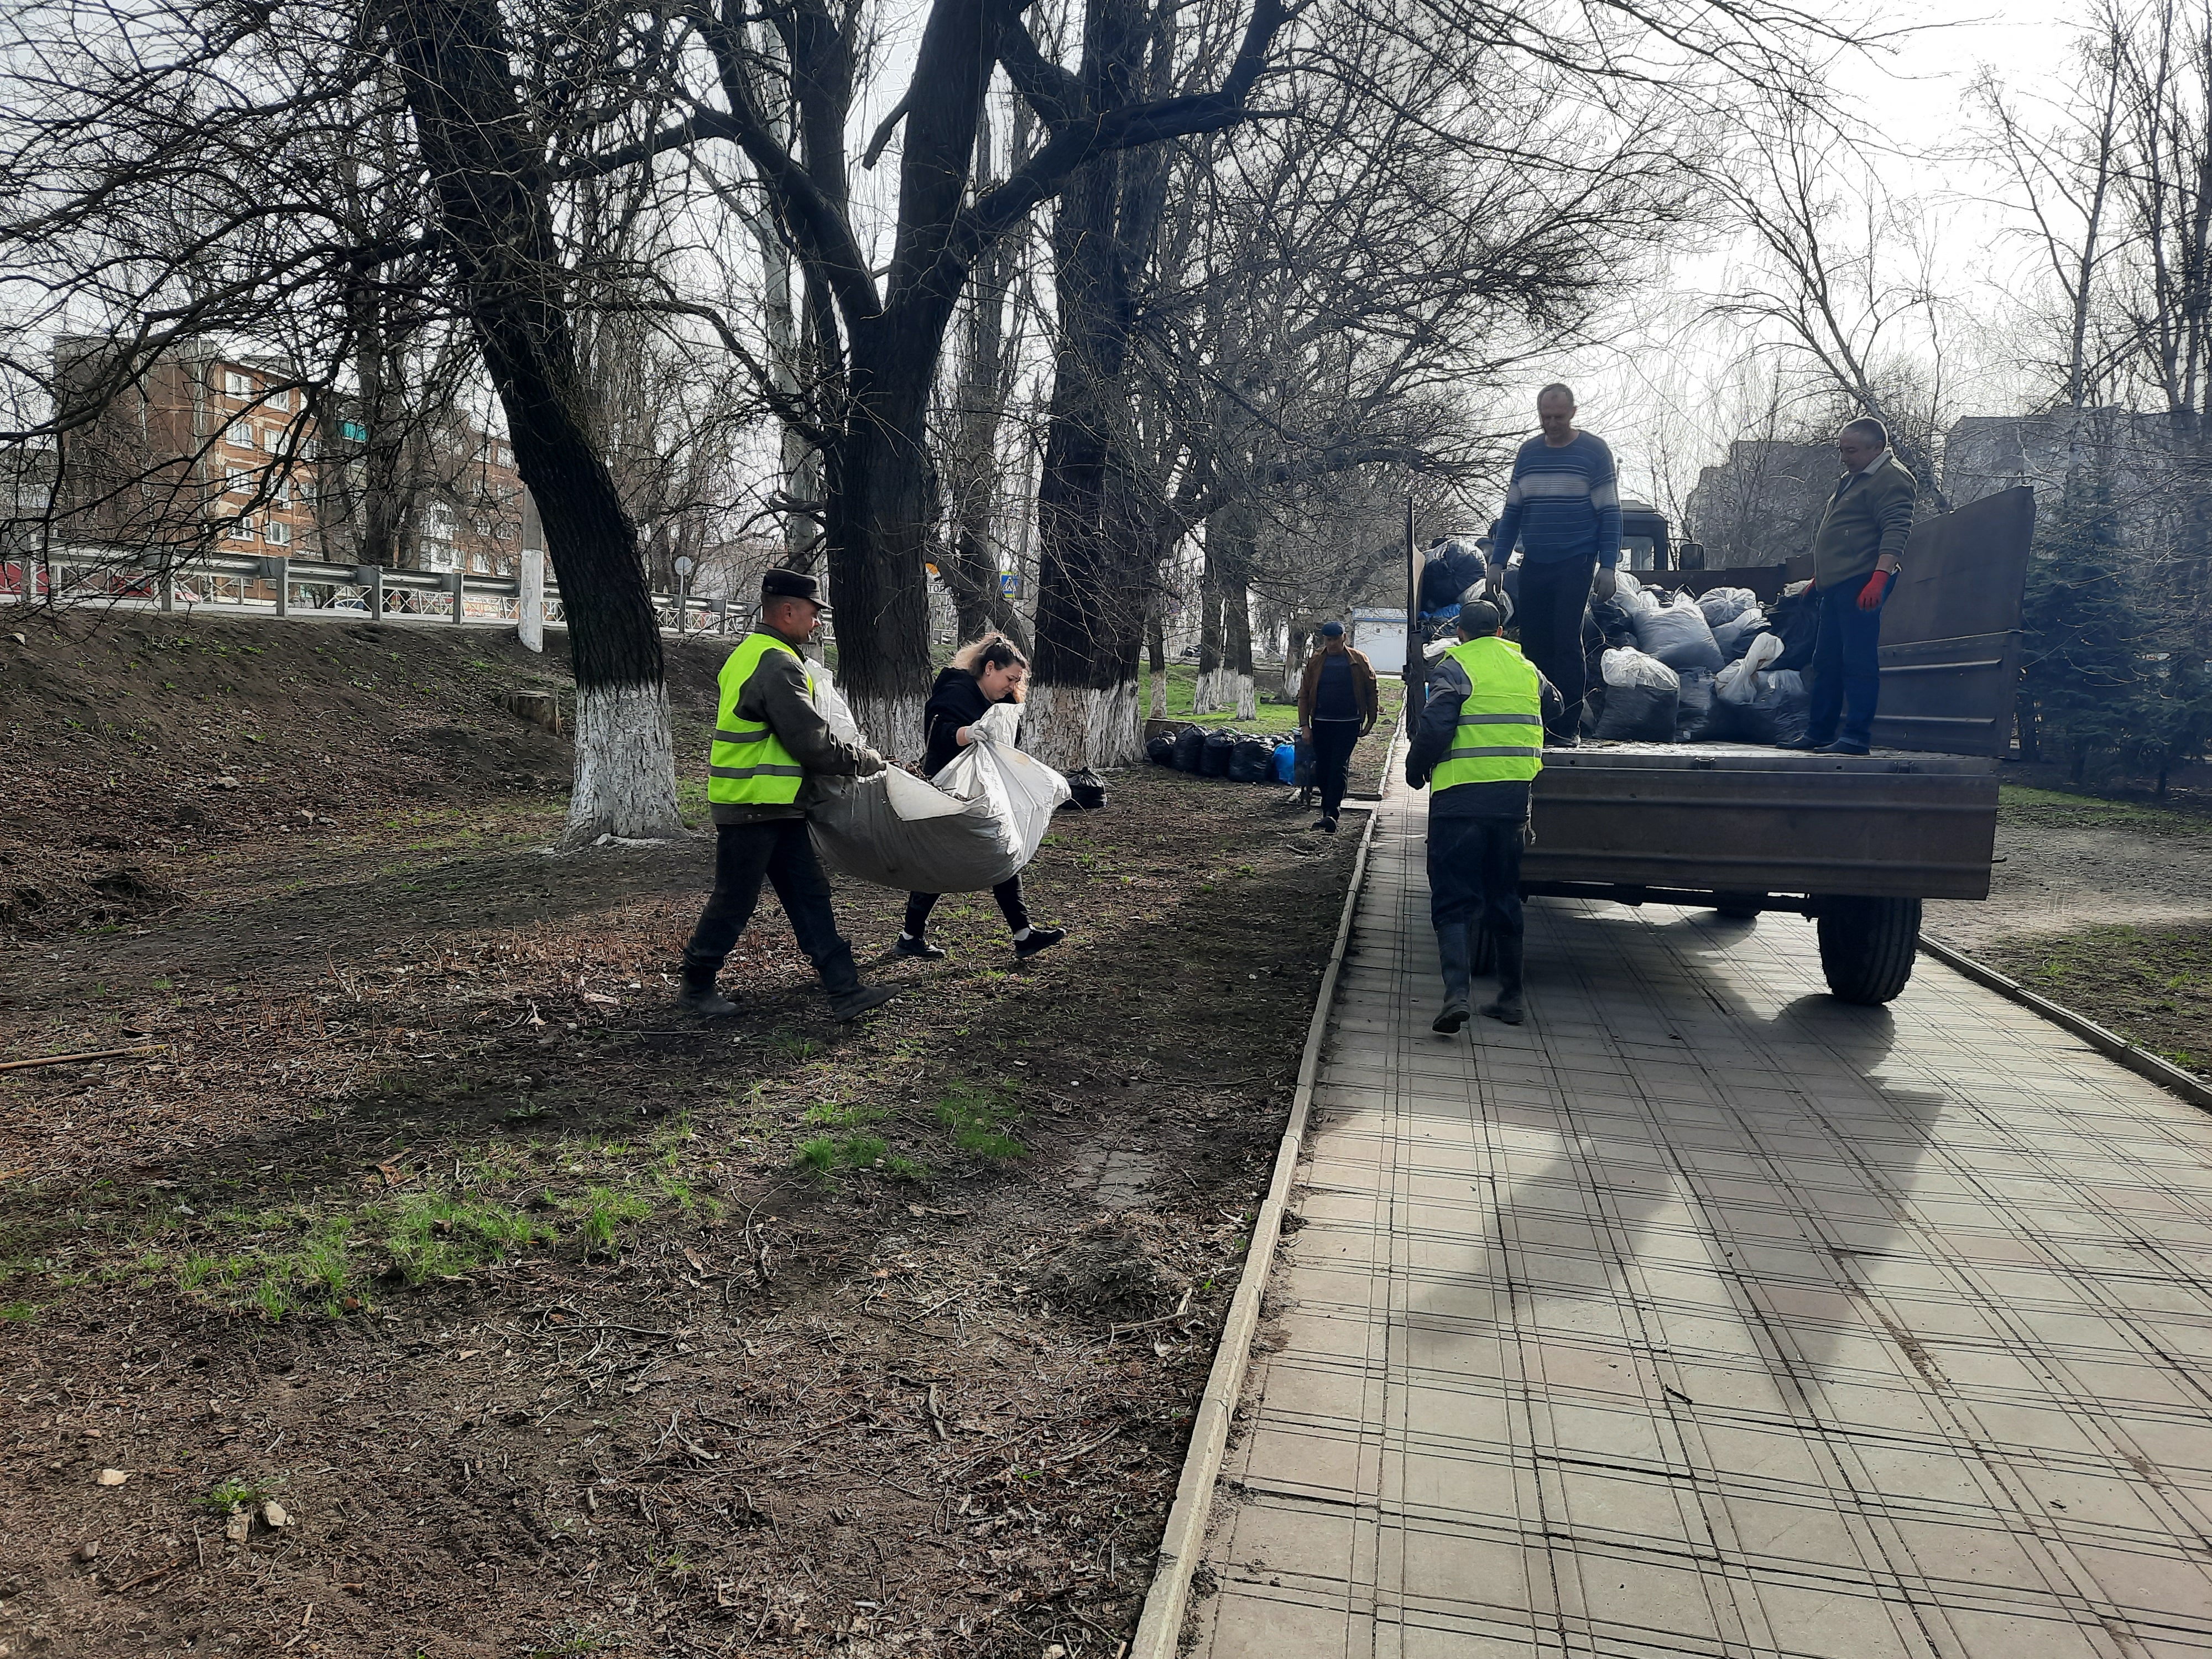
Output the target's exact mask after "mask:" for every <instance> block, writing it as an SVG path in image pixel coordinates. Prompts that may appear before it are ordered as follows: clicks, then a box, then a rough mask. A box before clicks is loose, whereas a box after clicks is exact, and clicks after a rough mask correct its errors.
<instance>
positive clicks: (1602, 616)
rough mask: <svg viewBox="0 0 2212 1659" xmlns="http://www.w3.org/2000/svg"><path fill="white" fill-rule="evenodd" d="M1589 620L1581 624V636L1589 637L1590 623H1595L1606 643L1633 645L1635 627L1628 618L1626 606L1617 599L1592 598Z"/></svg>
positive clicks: (1585, 638) (1586, 638)
mask: <svg viewBox="0 0 2212 1659" xmlns="http://www.w3.org/2000/svg"><path fill="white" fill-rule="evenodd" d="M1590 623H1595V624H1596V626H1597V631H1598V633H1599V634H1600V635H1601V636H1602V637H1603V638H1604V640H1605V642H1606V643H1607V645H1633V644H1635V643H1636V629H1635V627H1634V626H1633V625H1632V623H1630V622H1629V620H1628V607H1627V606H1626V605H1622V604H1621V603H1620V600H1618V599H1592V600H1591V601H1590V606H1589V622H1587V623H1583V639H1584V640H1585V641H1587V640H1588V639H1589V629H1590Z"/></svg>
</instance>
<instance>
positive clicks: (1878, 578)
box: [1859, 570, 1897, 611]
mask: <svg viewBox="0 0 2212 1659" xmlns="http://www.w3.org/2000/svg"><path fill="white" fill-rule="evenodd" d="M1895 580H1897V573H1896V572H1895V571H1894V570H1877V571H1875V573H1874V574H1873V575H1871V576H1869V577H1868V578H1867V585H1866V586H1864V587H1862V588H1861V589H1859V609H1860V610H1862V611H1871V610H1873V609H1874V608H1875V606H1876V605H1880V604H1881V602H1882V599H1883V597H1884V596H1885V595H1887V593H1888V592H1889V585H1890V583H1892V582H1893V581H1895Z"/></svg>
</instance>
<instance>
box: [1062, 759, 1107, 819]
mask: <svg viewBox="0 0 2212 1659" xmlns="http://www.w3.org/2000/svg"><path fill="white" fill-rule="evenodd" d="M1067 795H1068V799H1069V800H1070V801H1072V802H1073V804H1074V805H1077V806H1079V807H1080V808H1081V809H1082V810H1083V811H1086V812H1096V811H1097V810H1098V809H1099V808H1100V807H1102V806H1103V805H1106V780H1105V779H1103V778H1102V777H1100V776H1099V775H1097V773H1096V772H1094V771H1092V770H1091V769H1090V768H1089V767H1087V766H1086V767H1085V768H1084V769H1082V770H1081V771H1079V772H1070V773H1069V774H1068V775H1067Z"/></svg>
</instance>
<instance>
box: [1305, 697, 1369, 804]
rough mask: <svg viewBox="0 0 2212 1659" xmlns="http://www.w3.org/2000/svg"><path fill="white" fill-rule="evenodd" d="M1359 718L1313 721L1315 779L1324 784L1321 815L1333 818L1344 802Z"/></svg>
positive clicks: (1350, 773) (1357, 736)
mask: <svg viewBox="0 0 2212 1659" xmlns="http://www.w3.org/2000/svg"><path fill="white" fill-rule="evenodd" d="M1359 726H1360V722H1359V721H1358V720H1316V721H1315V722H1314V723H1313V726H1312V727H1311V730H1312V732H1313V746H1314V781H1315V782H1316V783H1318V784H1319V785H1320V786H1321V815H1322V817H1325V818H1333V817H1335V816H1336V815H1337V813H1338V812H1339V811H1340V810H1341V809H1342V807H1343V805H1344V787H1345V783H1346V780H1347V779H1349V778H1350V776H1351V775H1352V750H1353V749H1354V748H1356V747H1357V746H1358V743H1359Z"/></svg>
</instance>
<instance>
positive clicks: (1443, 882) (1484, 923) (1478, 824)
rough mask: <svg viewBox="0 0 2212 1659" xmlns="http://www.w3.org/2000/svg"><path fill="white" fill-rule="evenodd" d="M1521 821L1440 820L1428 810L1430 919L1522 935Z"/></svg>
mask: <svg viewBox="0 0 2212 1659" xmlns="http://www.w3.org/2000/svg"><path fill="white" fill-rule="evenodd" d="M1525 828H1526V823H1525V821H1524V820H1522V819H1520V818H1440V817H1437V815H1436V809H1435V805H1434V804H1433V803H1431V806H1430V811H1429V920H1430V921H1431V922H1432V923H1434V924H1435V925H1436V926H1437V927H1438V928H1444V927H1450V926H1452V925H1453V924H1454V923H1455V922H1466V923H1468V924H1469V925H1470V926H1480V927H1486V928H1488V929H1489V930H1490V931H1491V933H1492V934H1493V935H1495V936H1497V937H1498V938H1500V939H1517V938H1519V937H1520V934H1521V845H1522V831H1523V829H1525Z"/></svg>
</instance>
